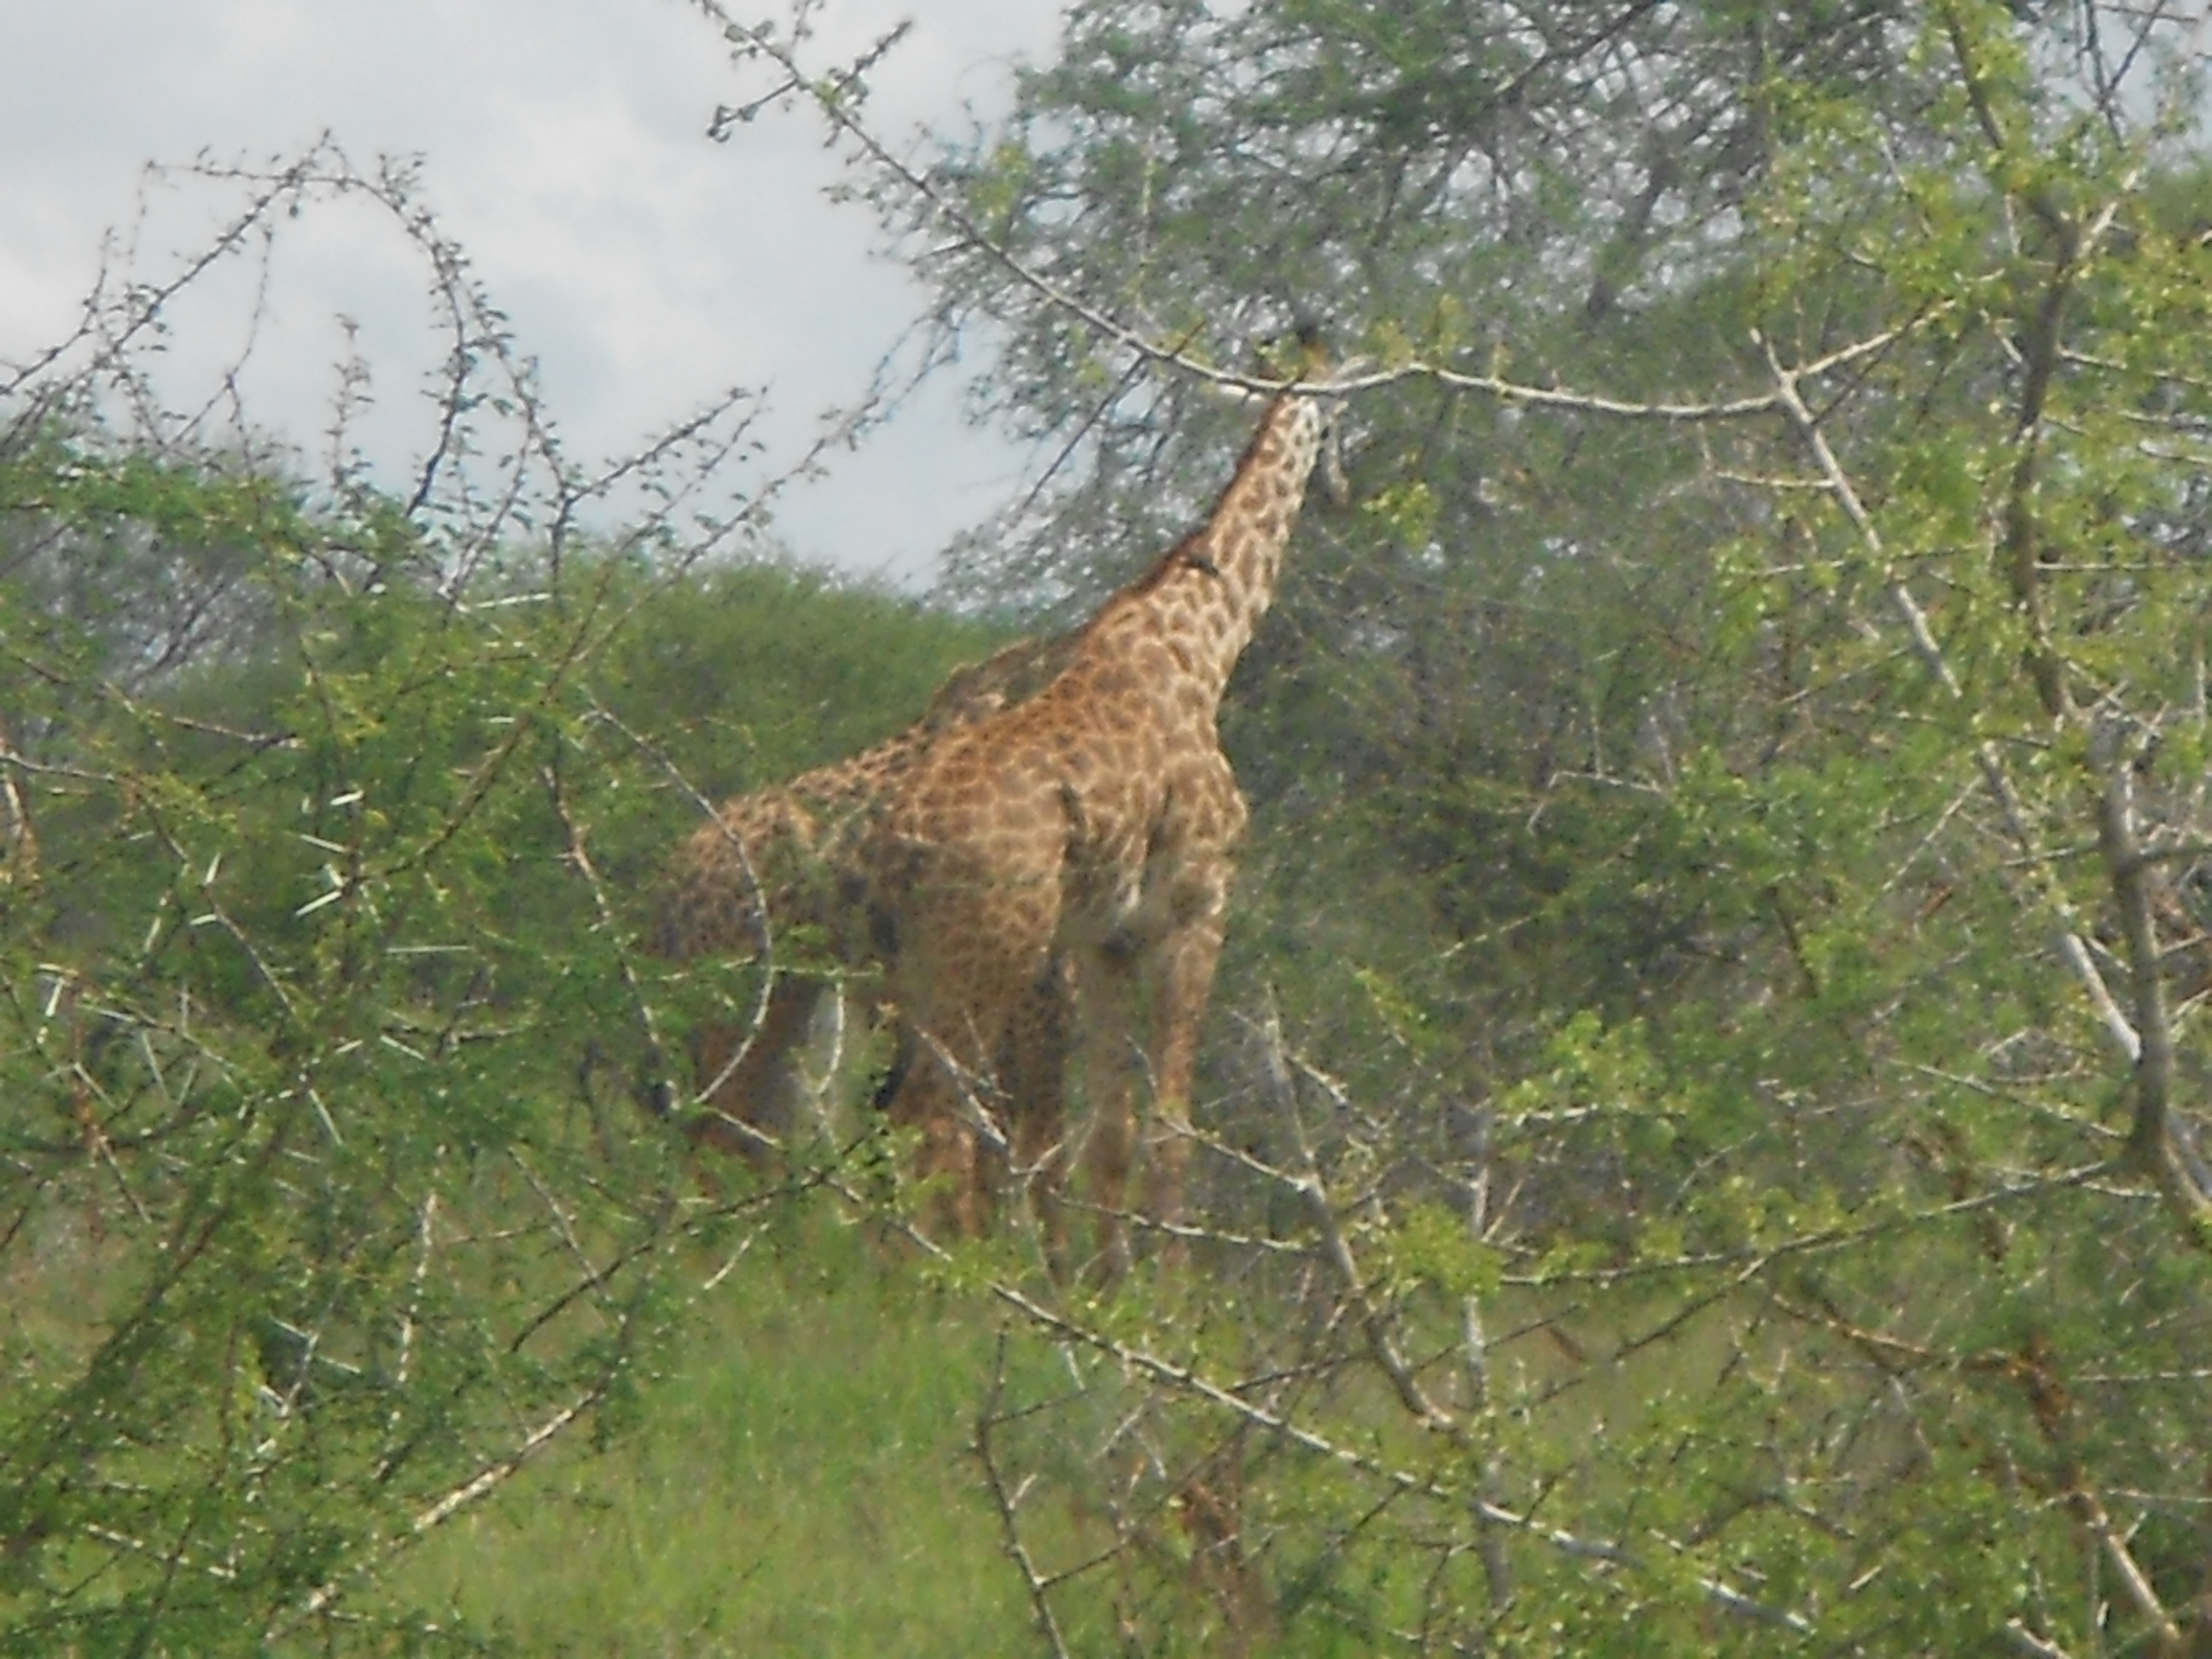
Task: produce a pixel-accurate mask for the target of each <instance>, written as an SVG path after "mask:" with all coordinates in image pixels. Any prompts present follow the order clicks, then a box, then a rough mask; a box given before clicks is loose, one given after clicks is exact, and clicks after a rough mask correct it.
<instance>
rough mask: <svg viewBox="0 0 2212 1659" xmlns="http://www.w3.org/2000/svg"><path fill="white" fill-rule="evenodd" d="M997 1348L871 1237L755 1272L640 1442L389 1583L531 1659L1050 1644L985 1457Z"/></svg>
mask: <svg viewBox="0 0 2212 1659" xmlns="http://www.w3.org/2000/svg"><path fill="white" fill-rule="evenodd" d="M703 1277H704V1273H703V1272H702V1278H703ZM993 1340H994V1339H993V1332H992V1329H991V1327H990V1326H989V1324H988V1323H987V1321H986V1319H985V1318H984V1317H983V1316H981V1315H979V1314H978V1313H976V1312H975V1310H973V1309H972V1308H963V1307H961V1306H959V1305H958V1304H956V1303H955V1302H953V1301H951V1300H950V1299H948V1298H945V1297H940V1296H939V1295H937V1294H936V1293H934V1292H933V1291H930V1290H929V1289H928V1288H927V1287H926V1286H924V1285H921V1284H920V1283H918V1282H917V1280H916V1279H915V1276H914V1275H913V1274H912V1273H908V1272H906V1271H903V1270H902V1269H900V1268H898V1267H884V1266H880V1265H878V1264H877V1263H876V1262H874V1261H872V1260H870V1259H869V1258H868V1256H867V1255H866V1251H865V1249H863V1247H861V1246H860V1244H859V1243H858V1242H857V1241H854V1240H852V1239H850V1238H849V1237H846V1238H830V1239H823V1238H819V1237H817V1238H814V1239H811V1240H810V1241H808V1243H806V1244H805V1246H804V1247H803V1248H799V1249H793V1250H792V1251H791V1252H790V1253H788V1254H786V1255H779V1256H777V1257H774V1258H765V1259H749V1260H748V1261H746V1262H745V1263H744V1264H743V1265H742V1266H741V1267H740V1268H739V1269H738V1272H737V1273H733V1274H732V1276H731V1278H730V1279H728V1280H727V1281H726V1282H725V1283H724V1284H723V1285H721V1286H720V1287H719V1288H718V1289H717V1290H715V1291H713V1292H711V1293H710V1294H709V1295H708V1297H705V1298H704V1299H703V1301H702V1304H701V1308H700V1314H699V1317H698V1319H697V1321H696V1324H695V1326H694V1327H693V1328H692V1329H691V1330H690V1331H689V1332H688V1333H687V1334H686V1335H685V1338H684V1342H683V1345H682V1346H681V1349H680V1351H679V1353H678V1358H677V1361H676V1363H675V1364H674V1365H673V1366H672V1367H671V1370H670V1372H669V1374H668V1375H666V1376H664V1377H662V1378H661V1379H659V1380H658V1381H657V1382H655V1383H653V1384H652V1385H651V1386H650V1387H649V1388H648V1389H647V1390H646V1391H645V1393H644V1395H643V1397H642V1399H641V1401H640V1404H639V1410H640V1412H641V1414H642V1421H641V1422H640V1423H639V1424H638V1425H636V1426H635V1429H634V1430H633V1431H631V1432H629V1433H628V1434H626V1435H624V1436H623V1437H620V1438H618V1439H617V1440H616V1441H615V1442H614V1443H612V1444H611V1446H610V1447H609V1448H608V1449H605V1450H593V1449H591V1448H590V1447H588V1446H578V1447H575V1448H572V1449H564V1450H562V1451H561V1452H559V1453H557V1454H555V1455H551V1456H550V1457H549V1458H548V1459H547V1461H546V1462H544V1464H543V1465H542V1466H541V1467H538V1468H534V1469H531V1470H528V1471H526V1472H525V1473H524V1474H522V1475H520V1476H519V1477H517V1479H516V1480H514V1482H513V1483H512V1485H511V1486H510V1487H509V1488H508V1489H507V1490H506V1491H505V1492H502V1493H501V1494H500V1495H499V1496H498V1497H497V1498H495V1500H494V1501H492V1502H491V1503H489V1504H486V1505H484V1506H483V1508H482V1509H481V1510H477V1511H476V1512H474V1513H471V1514H470V1515H467V1516H464V1517H462V1518H459V1519H458V1520H456V1521H455V1522H453V1523H452V1524H451V1525H450V1527H449V1528H448V1529H447V1531H446V1532H445V1533H444V1534H442V1535H441V1536H439V1537H437V1538H436V1539H435V1540H433V1541H429V1542H428V1543H427V1544H426V1545H425V1546H424V1547H423V1548H422V1550H421V1552H420V1553H419V1554H418V1555H417V1556H416V1559H414V1560H413V1561H411V1562H410V1564H409V1565H407V1566H406V1567H405V1568H404V1570H403V1571H401V1572H400V1573H399V1574H398V1576H397V1577H395V1579H394V1580H393V1581H392V1586H391V1588H392V1591H393V1593H394V1595H395V1596H397V1597H399V1598H404V1601H407V1602H409V1603H410V1604H412V1605H413V1606H415V1607H419V1608H422V1609H423V1610H424V1611H425V1612H428V1613H432V1614H434V1615H435V1616H436V1617H438V1619H439V1621H440V1622H441V1624H443V1623H447V1621H448V1620H453V1621H454V1622H458V1623H459V1625H460V1626H461V1627H462V1628H464V1629H466V1630H469V1631H471V1632H473V1633H475V1634H477V1635H479V1636H483V1637H489V1638H493V1640H494V1641H495V1643H496V1644H500V1645H511V1646H512V1648H513V1649H514V1650H518V1651H521V1652H527V1653H533V1654H541V1653H542V1654H560V1653H577V1654H585V1653H588V1654H592V1655H610V1656H643V1655H659V1654H684V1655H691V1654H714V1653H732V1654H781V1653H791V1654H823V1655H835V1654H900V1655H912V1656H928V1655H935V1654H942V1655H946V1656H954V1655H958V1656H988V1655H993V1654H1000V1653H1005V1654H1027V1653H1031V1652H1034V1651H1035V1650H1036V1637H1035V1632H1034V1630H1033V1629H1032V1627H1031V1626H1030V1620H1029V1613H1028V1607H1027V1603H1026V1601H1025V1599H1024V1595H1023V1593H1022V1589H1021V1584H1020V1580H1019V1578H1018V1576H1017V1575H1016V1574H1015V1572H1014V1571H1013V1570H1012V1567H1011V1566H1010V1565H1008V1563H1007V1562H1006V1559H1005V1557H1004V1556H1003V1554H1002V1553H1000V1534H999V1528H998V1522H997V1517H996V1514H995V1511H994V1509H993V1507H992V1504H991V1500H990V1497H989V1494H988V1492H987V1490H986V1489H985V1487H984V1486H983V1485H982V1483H981V1472H980V1469H979V1468H978V1466H977V1464H976V1462H975V1458H974V1456H973V1455H972V1454H971V1453H970V1451H969V1440H970V1436H971V1433H972V1426H973V1422H974V1418H975V1410H976V1407H977V1405H978V1402H979V1401H980V1400H981V1397H982V1394H983V1389H984V1387H985V1385H986V1382H987V1366H988V1365H989V1364H990V1363H991V1353H992V1349H993Z"/></svg>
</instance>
